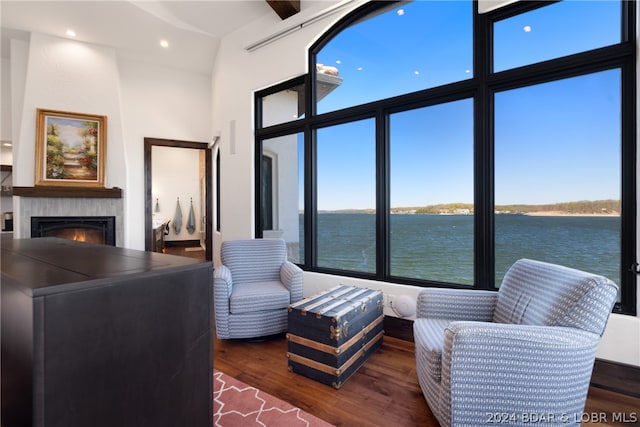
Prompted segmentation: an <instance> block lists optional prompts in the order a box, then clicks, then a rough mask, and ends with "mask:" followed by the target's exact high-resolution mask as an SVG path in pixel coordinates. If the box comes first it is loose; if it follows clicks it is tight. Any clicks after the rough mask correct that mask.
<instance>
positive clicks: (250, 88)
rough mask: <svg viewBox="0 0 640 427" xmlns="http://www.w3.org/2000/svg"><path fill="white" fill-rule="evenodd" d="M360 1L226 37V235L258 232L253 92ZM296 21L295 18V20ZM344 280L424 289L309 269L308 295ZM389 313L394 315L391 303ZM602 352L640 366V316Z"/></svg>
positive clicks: (298, 68)
mask: <svg viewBox="0 0 640 427" xmlns="http://www.w3.org/2000/svg"><path fill="white" fill-rule="evenodd" d="M501 2H502V3H505V1H501ZM332 4H335V3H333V2H332V3H327V4H325V5H324V6H325V7H330V6H331V5H332ZM359 4H361V2H354V3H351V4H350V5H349V8H348V10H347V9H345V10H343V11H341V12H340V13H339V14H337V15H333V16H331V17H329V18H327V19H323V20H320V21H317V22H315V23H313V24H311V25H309V26H306V27H304V28H302V29H300V30H299V31H296V32H295V33H293V34H291V35H288V36H285V37H283V38H281V39H279V40H277V41H275V42H273V43H271V44H269V45H266V46H264V47H262V48H259V49H258V50H256V51H254V52H248V51H247V50H245V49H244V46H246V45H247V44H249V43H251V42H255V41H258V40H261V39H263V38H264V37H265V36H266V35H268V33H269V30H270V31H271V32H272V33H276V32H277V31H278V30H280V29H282V27H283V25H284V24H278V23H274V22H266V21H265V22H256V23H254V24H252V26H250V27H246V28H243V29H241V30H238V31H236V32H235V33H233V34H231V35H229V36H228V37H226V38H225V39H223V40H222V43H221V45H220V50H219V52H218V57H217V59H216V64H217V65H216V69H215V71H214V76H213V88H214V91H213V105H214V111H213V121H214V124H215V125H216V126H218V127H219V128H220V129H222V138H221V141H220V149H221V153H222V156H223V157H222V168H221V169H222V185H223V190H222V236H221V239H224V240H227V239H236V238H248V237H252V235H253V227H254V222H253V212H254V191H255V188H254V176H253V162H254V152H253V97H252V94H253V93H254V92H255V91H256V90H259V89H263V88H265V87H269V86H272V85H274V84H276V83H279V82H282V81H285V80H287V79H289V78H292V77H294V76H299V75H301V74H304V73H306V72H307V69H306V67H307V63H306V60H307V49H308V47H309V46H310V45H311V44H312V43H313V42H314V41H315V40H316V39H317V38H318V37H319V36H320V35H321V34H323V32H324V31H326V30H327V29H328V28H329V27H330V26H331V25H332V24H333V23H334V22H336V21H337V20H338V19H339V18H340V17H341V16H344V15H345V14H346V13H348V11H349V10H352V9H353V8H355V7H357V6H358V5H359ZM496 4H497V3H496ZM494 5H495V4H491V3H488V2H487V3H483V4H481V8H485V9H490V8H492V7H493V6H494ZM303 12H304V9H303ZM301 14H302V12H301ZM311 14H312V13H311V12H309V10H308V9H307V14H306V15H301V16H299V17H298V18H297V19H298V20H300V21H302V20H304V19H305V18H307V17H308V16H310V15H311ZM293 23H295V22H291V23H290V24H293ZM231 121H233V122H234V123H235V124H236V129H235V138H233V139H231V138H230V133H229V132H228V129H229V123H230V122H231ZM639 122H640V118H639ZM639 139H640V138H639ZM639 170H640V165H639ZM639 188H640V183H639ZM639 229H640V227H639ZM639 240H640V239H639ZM214 250H216V248H214ZM639 252H640V250H639ZM339 283H343V284H353V285H357V286H368V287H371V288H373V289H380V290H382V291H383V292H385V293H388V294H393V295H402V294H406V295H409V296H411V297H414V298H415V296H416V295H417V292H418V291H419V288H416V287H411V286H404V285H395V284H390V283H384V282H371V281H364V280H358V279H353V278H347V277H338V276H331V275H324V274H318V273H305V295H311V294H313V293H315V292H317V291H319V290H321V289H325V288H328V287H331V286H334V285H336V284H339ZM385 314H388V315H393V313H391V312H389V311H388V309H387V308H385ZM621 343H623V344H621ZM598 357H601V358H604V359H609V360H613V361H618V362H622V363H627V364H630V365H636V366H640V319H639V318H638V317H630V316H621V315H612V316H611V319H610V321H609V324H608V326H607V330H606V333H605V336H604V337H603V340H602V345H601V347H600V350H599V352H598Z"/></svg>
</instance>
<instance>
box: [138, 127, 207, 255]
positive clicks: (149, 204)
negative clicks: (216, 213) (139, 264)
mask: <svg viewBox="0 0 640 427" xmlns="http://www.w3.org/2000/svg"><path fill="white" fill-rule="evenodd" d="M154 146H159V147H176V148H191V149H196V150H204V152H205V162H204V169H205V191H206V193H207V194H206V201H205V204H206V212H205V241H206V244H205V246H206V248H205V257H206V259H207V260H208V261H211V260H212V259H213V248H212V246H213V221H212V218H213V208H212V204H213V198H212V194H213V186H212V172H213V163H212V150H211V148H210V147H209V146H208V144H207V143H206V142H191V141H179V140H175V139H160V138H146V137H145V138H144V233H145V234H144V236H145V237H144V249H145V250H146V251H151V249H152V248H153V235H152V232H153V195H152V194H151V190H152V188H151V187H152V184H153V182H152V174H151V168H152V158H151V149H152V148H153V147H154Z"/></svg>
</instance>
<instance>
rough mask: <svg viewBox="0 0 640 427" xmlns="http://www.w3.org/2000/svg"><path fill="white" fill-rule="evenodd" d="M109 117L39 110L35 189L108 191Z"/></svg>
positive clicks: (37, 113)
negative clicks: (105, 183) (106, 175)
mask: <svg viewBox="0 0 640 427" xmlns="http://www.w3.org/2000/svg"><path fill="white" fill-rule="evenodd" d="M106 139H107V116H97V115H93V114H84V113H70V112H66V111H54V110H45V109H40V108H38V109H37V110H36V177H35V178H36V179H35V185H48V186H72V187H104V170H105V161H106V154H107V152H106Z"/></svg>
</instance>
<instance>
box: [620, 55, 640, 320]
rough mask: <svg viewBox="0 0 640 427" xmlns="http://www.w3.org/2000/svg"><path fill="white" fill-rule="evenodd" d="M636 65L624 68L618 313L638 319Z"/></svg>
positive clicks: (630, 63) (631, 64)
mask: <svg viewBox="0 0 640 427" xmlns="http://www.w3.org/2000/svg"><path fill="white" fill-rule="evenodd" d="M634 65H635V64H634V63H633V61H632V60H629V61H628V62H627V64H625V66H624V67H622V88H621V90H622V100H621V101H622V106H621V108H622V117H621V120H622V126H621V128H622V135H621V137H622V156H621V157H622V177H621V179H622V194H621V205H622V208H621V211H622V212H621V218H620V220H621V230H620V232H621V246H622V248H621V260H620V262H621V271H620V282H621V284H624V286H622V289H621V304H619V305H620V307H617V308H619V310H618V311H621V312H622V313H626V314H632V315H636V298H637V295H636V292H637V291H636V289H637V285H636V283H637V276H638V269H637V259H636V239H637V228H636V227H637V226H636V218H637V217H636V215H637V206H636V203H637V200H636V199H637V187H636V176H637V171H636V155H637V147H636V135H637V133H636V132H637V124H636V111H637V110H636V109H637V105H636V101H635V94H636V93H637V90H638V88H637V85H638V82H637V80H636V70H635V66H634Z"/></svg>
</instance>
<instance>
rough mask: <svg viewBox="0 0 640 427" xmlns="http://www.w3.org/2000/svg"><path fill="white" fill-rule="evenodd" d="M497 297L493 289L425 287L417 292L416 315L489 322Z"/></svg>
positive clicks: (419, 316) (418, 316)
mask: <svg viewBox="0 0 640 427" xmlns="http://www.w3.org/2000/svg"><path fill="white" fill-rule="evenodd" d="M497 298H498V293H497V292H494V291H480V290H472V289H448V288H427V289H424V290H422V291H420V293H419V294H418V301H417V304H416V317H417V318H432V319H450V320H476V321H481V322H489V321H491V320H492V319H493V309H494V308H495V306H496V301H497Z"/></svg>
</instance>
